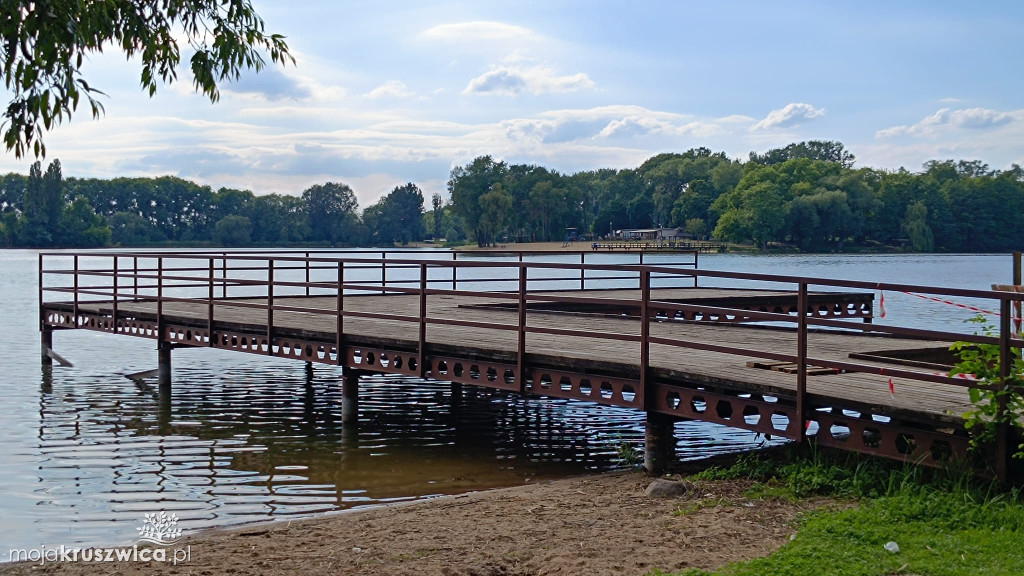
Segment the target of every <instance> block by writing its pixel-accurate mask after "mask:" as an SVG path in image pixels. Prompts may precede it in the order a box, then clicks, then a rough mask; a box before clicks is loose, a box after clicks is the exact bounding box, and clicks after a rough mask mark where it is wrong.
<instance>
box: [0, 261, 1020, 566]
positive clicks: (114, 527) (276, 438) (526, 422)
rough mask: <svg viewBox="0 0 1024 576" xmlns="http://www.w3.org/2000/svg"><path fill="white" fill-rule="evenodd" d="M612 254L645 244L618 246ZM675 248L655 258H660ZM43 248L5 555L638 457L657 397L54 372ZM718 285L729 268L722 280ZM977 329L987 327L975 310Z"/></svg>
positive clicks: (11, 470) (892, 319)
mask: <svg viewBox="0 0 1024 576" xmlns="http://www.w3.org/2000/svg"><path fill="white" fill-rule="evenodd" d="M608 258H609V261H611V260H615V259H622V258H626V257H625V256H621V255H609V256H608ZM659 258H666V257H665V256H660V255H655V256H652V257H650V261H651V262H652V263H656V262H658V260H659ZM36 263H37V256H36V253H35V252H33V251H19V250H13V251H0V370H2V371H0V440H2V441H0V464H2V465H0V561H4V560H7V557H6V554H7V550H9V549H11V548H30V547H39V546H40V545H47V546H59V545H61V544H64V545H69V546H72V545H74V546H92V545H117V544H125V543H130V542H132V541H134V540H135V538H136V536H137V531H136V528H137V527H139V526H141V524H142V519H143V515H144V513H147V512H155V511H159V510H164V511H167V512H168V513H171V512H174V513H176V514H177V516H178V517H179V518H180V519H181V520H180V521H179V523H178V526H179V527H180V528H182V529H183V530H184V531H185V532H186V533H189V532H191V531H193V530H196V529H201V528H210V527H219V526H228V525H234V524H239V523H245V522H258V521H266V520H272V519H283V518H297V517H301V516H306V515H310V514H314V513H322V512H332V511H339V510H345V509H350V508H353V507H358V506H367V505H375V504H381V503H386V502H395V501H402V500H412V499H417V498H425V497H429V496H433V495H438V494H451V493H459V492H465V491H470V490H477V489H483V488H490V487H498V486H511V485H518V484H523V483H528V482H537V481H540V480H544V479H548V478H555V477H561V476H566V475H571V474H582V473H589V472H600V471H605V470H610V469H613V468H616V467H621V466H622V463H621V461H620V460H619V458H618V455H617V452H618V448H619V446H620V445H622V444H623V443H627V444H629V445H632V446H635V447H639V446H640V445H641V443H642V438H643V420H642V416H641V415H640V414H639V413H635V412H632V411H628V410H622V409H616V408H609V407H600V406H596V405H594V404H591V403H587V402H576V401H560V400H543V401H535V400H529V399H524V398H521V397H519V396H517V395H515V394H506V393H501V392H494V391H488V390H484V389H479V388H474V387H471V386H467V387H466V394H465V396H464V398H463V400H462V401H461V402H460V403H455V404H453V403H452V401H451V399H450V394H449V387H448V385H447V384H446V383H432V382H424V381H418V380H415V379H410V378H402V377H384V376H378V377H370V378H365V379H363V380H362V382H361V387H360V395H361V397H360V424H359V426H358V429H350V427H343V426H342V425H341V380H340V376H341V371H340V369H336V368H332V367H328V366H317V367H316V369H315V372H314V375H313V378H312V379H311V380H307V378H306V373H305V367H304V364H303V363H301V362H293V361H287V360H280V359H274V358H266V357H261V356H256V355H248V354H245V355H243V354H237V353H230V352H225V351H218V350H214V349H193V350H179V351H178V352H176V354H175V372H174V379H175V393H174V401H173V404H172V405H171V406H169V407H168V406H164V407H161V406H160V403H159V402H158V400H157V398H156V394H155V391H154V390H153V389H151V388H148V387H146V386H145V385H142V386H140V385H137V384H135V383H133V382H132V381H130V380H128V379H126V378H125V377H124V374H127V373H132V372H138V371H143V370H148V369H152V368H154V367H155V365H156V352H155V350H154V343H153V342H151V341H148V340H143V339H138V338H131V337H126V336H113V335H110V334H101V333H96V332H88V331H84V330H82V331H66V332H58V333H56V334H55V349H56V350H57V351H59V352H60V353H61V354H62V355H64V356H65V357H67V358H68V359H69V360H70V361H72V362H73V363H74V364H75V366H74V367H73V368H62V367H56V366H55V367H54V368H53V369H52V371H51V372H46V371H43V370H42V369H41V368H40V364H39V337H38V333H37V331H36V330H37V327H36V323H37V293H36ZM700 263H701V268H702V269H717V270H733V271H747V272H761V273H772V274H792V275H801V276H821V277H833V278H845V279H855V280H867V281H872V282H899V283H918V284H931V285H943V286H953V287H967V288H981V289H987V288H988V286H989V285H990V284H992V283H994V282H995V283H1009V281H1010V270H1011V259H1010V257H1009V256H1008V255H980V256H979V255H863V256H861V255H856V256H844V255H838V256H836V255H828V256H757V255H751V256H748V255H730V254H715V255H702V256H701V259H700ZM702 284H705V285H714V284H720V285H721V284H723V283H722V282H717V283H716V282H713V281H706V282H705V281H703V280H702ZM885 296H886V309H887V312H888V314H887V318H886V319H885V320H876V322H888V323H899V324H901V325H912V326H920V327H931V328H939V329H958V327H960V326H963V324H962V322H963V321H964V320H965V319H966V318H968V317H970V316H971V315H972V313H971V312H968V311H965V310H963V309H961V308H957V307H953V306H948V305H943V304H938V303H934V302H929V301H925V300H922V299H920V298H917V297H914V296H911V295H907V294H902V293H891V294H890V293H886V295H885ZM963 330H964V331H965V332H970V331H971V329H970V327H966V326H964V327H963ZM676 434H677V437H678V439H679V443H678V446H677V453H678V454H679V455H680V457H683V458H697V457H703V456H707V455H712V454H717V453H721V452H728V451H736V450H741V449H746V448H749V447H751V446H755V445H757V444H758V442H759V440H758V439H756V438H754V436H753V434H751V433H748V432H741V431H736V430H730V429H728V428H723V427H720V426H715V425H711V424H704V423H699V422H685V423H679V424H678V425H677V427H676Z"/></svg>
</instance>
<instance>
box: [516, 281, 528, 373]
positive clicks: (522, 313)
mask: <svg viewBox="0 0 1024 576" xmlns="http://www.w3.org/2000/svg"><path fill="white" fill-rule="evenodd" d="M527 281H528V277H527V268H526V265H525V264H519V316H518V324H517V328H518V332H517V340H516V379H517V380H518V384H519V391H520V392H526V289H527V286H528V283H527Z"/></svg>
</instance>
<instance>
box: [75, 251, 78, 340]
mask: <svg viewBox="0 0 1024 576" xmlns="http://www.w3.org/2000/svg"><path fill="white" fill-rule="evenodd" d="M74 261H75V307H74V310H75V328H78V254H75V257H74Z"/></svg>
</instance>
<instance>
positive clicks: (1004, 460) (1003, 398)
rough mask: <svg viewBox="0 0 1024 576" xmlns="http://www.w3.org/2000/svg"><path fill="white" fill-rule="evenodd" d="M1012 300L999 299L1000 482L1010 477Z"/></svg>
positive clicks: (998, 414) (997, 459)
mask: <svg viewBox="0 0 1024 576" xmlns="http://www.w3.org/2000/svg"><path fill="white" fill-rule="evenodd" d="M1012 309H1013V307H1012V306H1011V303H1010V300H1009V299H1007V298H1003V299H1002V300H1000V301H999V313H1000V316H999V390H997V391H996V393H997V394H999V398H998V408H997V410H998V412H997V413H996V418H995V419H996V422H998V428H997V429H996V478H997V479H998V480H999V481H1000V482H1006V481H1007V478H1008V477H1009V470H1008V469H1009V464H1010V455H1011V452H1012V451H1011V450H1010V423H1009V422H1008V421H1007V418H1006V408H1007V404H1008V403H1009V400H1010V399H1009V395H1010V394H1012V393H1013V389H1012V387H1011V386H1010V384H1009V379H1010V373H1011V372H1012V370H1013V355H1012V350H1011V348H1010V317H1011V316H1012V314H1011V310H1012Z"/></svg>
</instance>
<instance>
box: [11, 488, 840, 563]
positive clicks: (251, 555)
mask: <svg viewBox="0 0 1024 576" xmlns="http://www.w3.org/2000/svg"><path fill="white" fill-rule="evenodd" d="M650 482H651V479H650V478H648V477H647V476H646V475H644V474H642V473H640V472H615V473H609V474H604V475H597V476H588V477H580V478H569V479H562V480H556V481H552V482H547V483H542V484H537V485H524V486H517V487H513V488H504V489H498V490H490V491H482V492H474V493H470V494H463V495H457V496H448V497H442V498H436V499H431V500H424V501H419V502H413V503H409V504H403V505H395V506H384V507H379V508H373V509H366V510H357V511H352V512H346V513H339V514H333V515H328V516H323V517H319V518H313V519H307V520H299V521H283V522H274V523H267V524H255V525H249V526H245V527H241V528H237V529H231V530H213V531H206V532H202V533H198V534H195V535H190V536H188V537H187V538H186V539H185V540H184V541H182V542H179V543H177V544H175V547H184V546H187V547H188V548H189V550H190V552H191V558H190V560H188V561H186V562H184V563H181V564H179V565H177V566H175V565H173V564H171V563H170V561H169V560H170V558H169V557H168V562H167V563H157V562H149V563H143V562H137V563H133V562H112V563H102V564H100V563H94V562H89V563H86V562H64V563H45V564H43V565H39V564H38V563H36V564H28V563H23V564H10V565H6V566H2V567H0V574H100V573H102V574H197V575H200V574H202V575H213V574H218V575H219V574H256V575H268V576H269V575H277V574H360V575H374V574H381V575H384V574H387V575H395V574H410V575H412V574H415V575H417V576H430V575H440V576H453V575H467V576H491V575H495V576H497V575H502V576H527V575H541V574H566V575H568V574H573V575H575V574H589V575H604V574H607V575H612V574H615V575H621V574H637V575H640V574H645V573H647V572H649V571H652V570H654V569H660V570H671V571H677V570H682V569H685V568H703V569H712V568H715V567H717V566H721V565H723V564H727V563H729V562H733V561H737V560H744V559H749V558H753V557H757V556H763V555H767V554H769V553H771V552H772V551H773V550H775V549H777V548H778V547H780V546H782V544H784V543H785V542H786V541H787V540H788V538H789V536H790V535H791V534H793V532H794V531H795V528H794V521H795V520H796V519H797V518H798V516H799V515H800V513H801V512H803V511H804V510H806V509H807V507H809V506H814V505H817V504H820V502H819V503H817V504H815V503H808V502H798V503H793V502H785V501H776V500H750V499H748V498H746V497H744V495H743V492H744V489H745V488H746V487H748V483H745V482H705V483H700V482H698V483H695V484H694V485H693V486H692V488H691V490H690V491H689V492H688V493H687V494H685V495H682V496H677V497H673V498H657V497H653V496H647V495H646V494H645V489H646V488H647V486H648V485H649V484H650Z"/></svg>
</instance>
